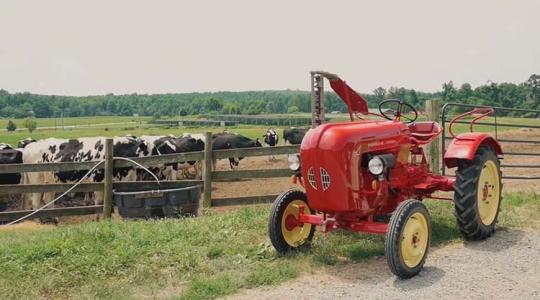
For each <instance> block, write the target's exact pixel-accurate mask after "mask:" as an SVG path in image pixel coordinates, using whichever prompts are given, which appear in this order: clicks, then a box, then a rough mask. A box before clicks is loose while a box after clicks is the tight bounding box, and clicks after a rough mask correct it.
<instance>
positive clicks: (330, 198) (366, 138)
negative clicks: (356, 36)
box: [269, 72, 503, 278]
mask: <svg viewBox="0 0 540 300" xmlns="http://www.w3.org/2000/svg"><path fill="white" fill-rule="evenodd" d="M323 78H326V79H328V81H329V82H330V85H331V87H332V89H333V90H334V91H335V92H336V94H337V95H338V96H340V98H342V99H343V101H344V102H345V103H346V104H347V106H348V109H349V115H350V118H351V121H350V122H341V123H324V118H321V116H324V101H323V100H322V99H324V96H323V92H324V91H323ZM312 97H314V98H315V99H319V100H318V101H314V102H313V105H312V108H313V115H314V128H312V129H311V130H309V131H308V132H307V134H306V135H305V137H304V140H303V141H302V145H301V147H300V156H290V157H289V164H290V166H289V167H290V168H291V169H292V170H293V171H294V172H295V175H294V177H293V179H295V180H296V181H298V182H300V183H301V184H302V185H303V186H304V188H305V192H303V191H301V190H289V191H287V192H285V193H283V194H281V195H280V196H279V197H278V198H277V199H276V200H275V202H274V204H273V206H272V211H271V214H270V219H269V234H270V240H271V242H272V244H273V246H274V247H275V249H276V250H277V251H278V252H280V253H286V252H289V251H292V250H296V249H299V248H301V247H304V246H307V245H309V244H310V242H311V239H312V238H313V234H314V232H315V227H316V226H320V227H321V228H322V230H323V231H324V232H329V231H332V230H335V229H338V228H341V229H345V230H352V231H358V232H369V233H378V234H386V242H385V254H386V258H387V261H388V265H389V267H390V270H391V271H392V272H393V273H394V274H395V275H397V276H398V277H401V278H410V277H412V276H415V275H416V274H418V273H419V272H420V270H421V269H422V267H423V265H424V262H425V260H426V256H427V253H428V248H429V243H430V239H431V220H430V215H429V212H428V210H427V209H426V206H425V205H424V204H423V203H422V199H425V198H431V199H448V200H452V199H451V198H444V197H436V196H435V195H433V194H434V193H435V192H437V191H454V197H453V201H454V206H455V212H456V218H457V223H458V226H459V229H460V231H461V232H462V233H463V235H464V237H465V238H466V239H469V240H480V239H485V238H487V237H489V236H491V235H492V234H493V233H494V231H495V223H496V222H497V216H498V213H499V206H500V202H501V189H502V184H501V171H500V165H499V159H500V158H501V157H502V155H503V153H502V150H501V146H500V145H499V144H498V143H497V141H496V140H495V139H493V138H492V137H490V136H489V135H487V134H485V133H473V132H472V130H471V132H470V133H463V134H460V135H457V136H454V139H453V141H452V142H451V144H450V146H449V147H448V150H447V151H446V153H445V154H444V163H445V164H446V166H447V167H449V168H454V167H457V171H456V177H451V176H441V175H436V174H433V173H432V172H431V171H430V169H429V165H428V162H427V160H426V156H425V153H424V149H423V147H422V146H424V145H426V144H429V143H430V142H432V141H433V140H434V139H435V138H436V137H437V136H438V135H439V134H440V133H441V131H442V128H441V127H440V126H439V124H438V123H436V122H432V121H422V122H416V119H417V117H418V113H417V111H416V110H415V109H414V107H413V106H411V105H410V104H407V103H404V102H403V101H401V100H386V101H383V102H381V103H380V105H379V112H380V115H379V114H377V115H379V116H380V117H383V118H384V119H386V120H372V119H367V118H366V117H365V116H367V115H369V114H372V113H369V111H368V108H367V102H366V101H365V99H364V98H363V97H362V96H361V95H359V94H358V93H356V92H355V91H354V90H353V89H352V88H350V87H349V86H348V85H347V84H346V83H345V82H344V81H343V80H341V79H340V78H339V77H338V76H337V75H334V74H330V73H326V72H312ZM489 113H490V111H489V109H488V110H486V109H476V110H473V111H471V112H468V113H466V114H463V115H461V116H459V117H458V118H462V117H464V116H467V115H472V114H476V116H477V117H476V118H475V119H474V120H473V121H472V122H471V129H472V125H473V124H474V122H476V121H477V120H478V119H479V118H481V117H483V116H486V115H488V114H489ZM478 114H479V116H478ZM355 116H357V117H359V120H356V119H355ZM453 121H455V120H453ZM453 124H454V122H451V124H450V126H452V125H453ZM450 132H451V130H450ZM452 135H453V134H452Z"/></svg>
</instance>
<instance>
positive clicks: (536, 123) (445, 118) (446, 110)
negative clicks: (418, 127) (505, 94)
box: [440, 103, 540, 180]
mask: <svg viewBox="0 0 540 300" xmlns="http://www.w3.org/2000/svg"><path fill="white" fill-rule="evenodd" d="M475 108H488V109H489V108H490V109H493V114H492V116H491V117H490V118H489V119H487V120H484V121H482V122H475V123H474V125H475V126H476V125H479V126H482V130H478V131H482V132H488V133H491V134H492V135H493V137H494V138H495V139H496V140H497V141H498V142H499V143H501V145H502V148H503V152H504V158H508V160H512V158H513V157H528V158H534V159H533V162H532V163H527V164H523V163H521V164H520V163H506V162H505V161H504V160H503V163H501V167H502V168H503V169H505V168H506V169H525V172H524V173H526V174H525V175H521V174H520V175H509V176H506V175H504V174H505V172H503V178H504V179H525V180H534V179H540V131H539V132H538V136H537V137H533V139H520V138H519V137H518V138H509V137H505V135H507V134H504V132H505V131H507V130H511V129H512V128H520V129H522V128H524V129H531V130H535V129H540V110H530V109H517V108H506V107H496V106H482V105H469V104H460V103H446V104H444V105H443V107H442V110H441V116H440V118H441V125H442V128H443V132H442V139H441V145H442V147H441V148H442V153H445V151H446V147H447V144H448V143H447V141H448V140H452V137H451V136H448V128H446V125H447V124H448V123H449V122H450V120H452V119H453V117H455V114H459V113H462V112H465V111H469V110H472V109H475ZM526 114H527V115H528V117H529V118H525V117H524V116H525V115H526ZM509 115H511V117H509ZM531 116H533V118H531ZM454 123H456V124H470V122H467V121H465V120H458V121H455V122H454ZM501 135H503V137H500V136H501ZM511 144H519V145H529V148H531V145H532V146H533V147H532V148H533V149H529V150H524V151H521V150H520V149H517V150H516V149H514V150H511V151H505V145H511ZM535 145H538V146H535ZM525 148H527V147H526V146H525ZM535 157H537V159H536V158H535ZM527 170H530V171H527ZM442 173H443V174H445V173H446V167H445V166H444V164H442ZM509 173H512V171H509Z"/></svg>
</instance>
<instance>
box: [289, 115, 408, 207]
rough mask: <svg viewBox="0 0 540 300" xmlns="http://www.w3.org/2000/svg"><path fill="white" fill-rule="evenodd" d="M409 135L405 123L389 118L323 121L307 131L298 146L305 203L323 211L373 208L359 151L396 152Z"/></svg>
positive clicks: (406, 141) (404, 143)
mask: <svg viewBox="0 0 540 300" xmlns="http://www.w3.org/2000/svg"><path fill="white" fill-rule="evenodd" d="M409 135H410V130H409V128H408V127H407V126H406V125H405V124H403V123H402V122H393V121H357V122H346V123H327V124H323V125H320V126H319V127H317V128H314V129H311V130H309V131H308V132H307V134H306V136H305V137H304V140H303V141H302V145H301V147H300V160H301V170H302V176H303V178H304V182H305V187H306V192H307V195H308V199H309V205H310V206H311V207H312V208H314V209H315V210H319V211H325V212H341V211H349V210H361V211H366V212H368V211H372V210H373V209H375V208H374V207H373V206H374V205H376V204H375V203H373V201H372V200H373V199H368V198H369V197H367V196H366V195H365V193H364V192H363V190H365V186H366V184H369V186H371V181H370V182H369V183H364V182H363V181H364V178H363V176H361V175H362V169H361V168H362V166H361V165H362V157H363V154H364V153H367V152H372V153H375V154H383V153H395V154H396V155H397V154H399V152H400V149H401V147H402V146H403V145H408V144H409V140H410V138H409Z"/></svg>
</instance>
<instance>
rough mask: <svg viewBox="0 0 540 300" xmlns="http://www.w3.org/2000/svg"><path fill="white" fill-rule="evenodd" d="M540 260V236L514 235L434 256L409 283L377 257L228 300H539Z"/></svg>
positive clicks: (439, 251) (451, 247)
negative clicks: (395, 274) (395, 275)
mask: <svg viewBox="0 0 540 300" xmlns="http://www.w3.org/2000/svg"><path fill="white" fill-rule="evenodd" d="M539 257H540V233H539V232H537V231H536V232H533V231H519V230H512V231H506V232H498V233H497V234H496V235H495V236H494V237H493V238H491V239H489V240H487V241H483V242H470V243H465V244H455V245H449V246H446V247H443V248H440V249H436V250H433V251H432V252H431V253H430V256H429V257H428V260H427V262H426V265H425V268H424V270H423V271H422V272H421V273H420V274H419V275H418V276H416V277H415V278H412V279H409V280H399V279H396V278H395V277H394V276H392V274H391V273H390V271H389V270H388V268H387V266H386V260H385V259H384V257H377V258H374V259H372V260H369V261H367V262H361V263H348V264H345V265H342V266H337V267H331V268H328V269H326V270H325V271H323V272H321V273H319V274H314V275H304V276H301V277H300V278H298V279H295V280H293V281H290V282H287V283H284V284H282V285H280V286H277V287H264V288H257V289H253V290H245V291H242V292H241V293H239V294H237V295H234V296H232V297H230V299H310V300H311V299H540V259H539Z"/></svg>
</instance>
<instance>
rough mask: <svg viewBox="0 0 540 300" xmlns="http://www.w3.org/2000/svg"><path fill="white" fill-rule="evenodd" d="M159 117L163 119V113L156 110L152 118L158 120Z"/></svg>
mask: <svg viewBox="0 0 540 300" xmlns="http://www.w3.org/2000/svg"><path fill="white" fill-rule="evenodd" d="M159 119H161V114H160V113H159V112H155V113H154V114H153V115H152V120H154V121H156V120H159Z"/></svg>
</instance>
